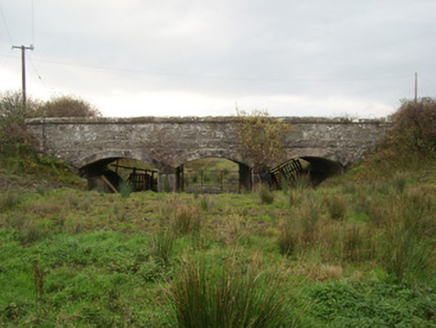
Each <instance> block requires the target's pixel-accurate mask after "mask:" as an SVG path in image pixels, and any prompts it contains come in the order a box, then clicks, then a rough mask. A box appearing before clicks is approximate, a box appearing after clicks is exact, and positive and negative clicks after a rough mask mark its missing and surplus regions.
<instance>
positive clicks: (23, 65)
mask: <svg viewBox="0 0 436 328" xmlns="http://www.w3.org/2000/svg"><path fill="white" fill-rule="evenodd" d="M12 49H21V70H22V78H23V81H22V86H23V87H22V91H23V106H24V107H26V50H32V51H33V49H35V47H34V46H33V44H31V45H30V47H25V46H19V47H18V46H12Z"/></svg>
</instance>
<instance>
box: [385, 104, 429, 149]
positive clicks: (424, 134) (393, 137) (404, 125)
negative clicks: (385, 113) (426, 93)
mask: <svg viewBox="0 0 436 328" xmlns="http://www.w3.org/2000/svg"><path fill="white" fill-rule="evenodd" d="M392 120H393V121H394V123H395V125H394V129H393V130H392V131H391V133H390V134H389V136H388V146H390V147H393V148H394V149H395V150H397V153H398V154H402V153H403V154H404V153H406V154H410V152H412V153H415V154H416V153H419V154H421V155H424V156H434V154H435V150H436V101H435V100H434V99H432V98H421V99H420V100H419V101H418V102H416V103H415V102H414V101H411V100H404V101H403V102H402V105H401V107H400V109H399V110H398V111H397V112H396V113H395V114H394V115H392Z"/></svg>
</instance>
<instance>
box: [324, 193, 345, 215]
mask: <svg viewBox="0 0 436 328" xmlns="http://www.w3.org/2000/svg"><path fill="white" fill-rule="evenodd" d="M324 204H325V205H326V207H327V211H328V213H329V215H330V218H331V219H332V220H338V221H341V220H344V219H345V217H346V216H347V203H346V201H345V199H344V198H343V197H341V196H339V195H332V196H329V197H325V198H324Z"/></svg>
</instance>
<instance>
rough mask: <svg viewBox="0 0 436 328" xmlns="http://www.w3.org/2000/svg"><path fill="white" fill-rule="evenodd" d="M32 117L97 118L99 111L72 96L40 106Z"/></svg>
mask: <svg viewBox="0 0 436 328" xmlns="http://www.w3.org/2000/svg"><path fill="white" fill-rule="evenodd" d="M33 116H34V117H37V116H39V117H98V116H101V113H100V111H99V110H98V109H97V108H95V107H94V106H93V105H91V104H90V103H89V102H87V101H85V100H83V99H80V98H76V97H74V96H60V97H56V98H53V99H51V100H49V101H47V102H45V103H44V104H42V105H41V106H40V107H39V108H38V110H37V111H36V112H35V113H34V114H33Z"/></svg>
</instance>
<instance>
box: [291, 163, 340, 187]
mask: <svg viewBox="0 0 436 328" xmlns="http://www.w3.org/2000/svg"><path fill="white" fill-rule="evenodd" d="M300 158H301V159H302V160H305V161H306V162H308V163H309V167H308V168H307V169H306V171H307V172H308V173H309V174H310V180H311V183H312V185H313V186H317V185H319V184H320V183H321V182H323V181H324V180H326V179H327V178H329V177H331V176H334V175H338V174H342V173H343V172H344V170H345V168H344V166H342V165H341V164H340V163H338V162H335V161H332V160H330V159H326V158H323V157H314V156H304V157H300Z"/></svg>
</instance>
